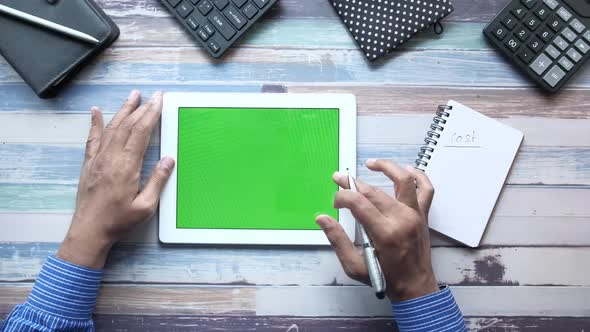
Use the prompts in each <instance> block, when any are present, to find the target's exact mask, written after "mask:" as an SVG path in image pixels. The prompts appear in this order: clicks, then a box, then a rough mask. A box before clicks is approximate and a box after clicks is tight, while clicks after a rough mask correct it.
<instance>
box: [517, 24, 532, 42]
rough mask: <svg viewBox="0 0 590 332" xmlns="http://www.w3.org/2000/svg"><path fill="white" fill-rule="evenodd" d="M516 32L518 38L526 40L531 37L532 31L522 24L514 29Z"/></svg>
mask: <svg viewBox="0 0 590 332" xmlns="http://www.w3.org/2000/svg"><path fill="white" fill-rule="evenodd" d="M514 34H515V35H516V36H518V39H520V40H522V41H525V40H527V38H529V36H530V34H531V32H530V31H529V30H528V29H527V28H525V27H523V26H522V25H521V26H520V27H518V28H517V29H516V30H515V31H514Z"/></svg>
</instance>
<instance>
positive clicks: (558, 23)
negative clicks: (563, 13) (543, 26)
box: [547, 15, 563, 32]
mask: <svg viewBox="0 0 590 332" xmlns="http://www.w3.org/2000/svg"><path fill="white" fill-rule="evenodd" d="M547 25H548V26H549V27H550V28H551V29H553V31H555V32H557V31H559V30H560V29H561V27H563V21H562V20H561V19H560V18H559V17H557V15H552V16H551V18H549V20H548V21H547Z"/></svg>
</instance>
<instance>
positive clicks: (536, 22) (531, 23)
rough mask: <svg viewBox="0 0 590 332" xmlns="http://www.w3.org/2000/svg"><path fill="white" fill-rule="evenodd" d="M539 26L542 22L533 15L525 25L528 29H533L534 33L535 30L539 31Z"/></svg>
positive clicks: (527, 19)
mask: <svg viewBox="0 0 590 332" xmlns="http://www.w3.org/2000/svg"><path fill="white" fill-rule="evenodd" d="M539 24H541V21H540V20H539V19H538V18H536V17H534V16H533V15H529V17H527V18H526V19H525V25H526V26H527V28H529V29H531V30H532V31H535V29H537V27H538V26H539Z"/></svg>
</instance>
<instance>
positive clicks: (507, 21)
mask: <svg viewBox="0 0 590 332" xmlns="http://www.w3.org/2000/svg"><path fill="white" fill-rule="evenodd" d="M516 23H517V22H516V18H515V17H514V16H512V15H510V14H508V15H507V16H506V17H504V19H503V20H502V24H504V25H505V26H506V27H507V28H508V29H510V30H512V29H514V27H515V26H516Z"/></svg>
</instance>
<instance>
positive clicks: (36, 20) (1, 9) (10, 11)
mask: <svg viewBox="0 0 590 332" xmlns="http://www.w3.org/2000/svg"><path fill="white" fill-rule="evenodd" d="M0 13H4V14H7V15H10V16H13V17H16V18H19V19H21V20H23V21H27V22H29V23H33V24H37V25H39V26H42V27H44V28H47V29H50V30H53V31H57V32H60V33H62V34H64V35H67V36H70V37H74V38H77V39H79V40H83V41H85V42H89V43H93V44H100V41H99V40H98V39H96V38H94V37H92V36H90V35H87V34H85V33H84V32H80V31H78V30H74V29H71V28H68V27H66V26H63V25H60V24H57V23H53V22H51V21H48V20H46V19H43V18H40V17H37V16H34V15H31V14H27V13H25V12H21V11H20V10H16V9H14V8H10V7H8V6H4V5H0Z"/></svg>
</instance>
